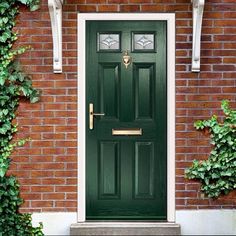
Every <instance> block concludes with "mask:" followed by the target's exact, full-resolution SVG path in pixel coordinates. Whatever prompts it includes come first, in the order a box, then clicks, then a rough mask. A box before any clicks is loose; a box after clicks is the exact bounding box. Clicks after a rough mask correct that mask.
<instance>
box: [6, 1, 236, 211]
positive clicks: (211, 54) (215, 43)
mask: <svg viewBox="0 0 236 236" xmlns="http://www.w3.org/2000/svg"><path fill="white" fill-rule="evenodd" d="M78 12H135V13H140V12H145V13H175V14H176V78H175V79H176V209H203V208H205V209H221V208H234V207H235V206H236V192H235V191H233V192H231V193H230V194H229V195H227V196H224V197H220V198H219V199H218V200H212V199H208V198H206V197H204V196H203V195H202V194H201V192H200V191H199V183H198V182H196V181H189V180H186V179H185V178H184V169H185V168H186V167H189V166H190V165H191V162H192V160H193V159H198V160H199V159H204V158H207V156H208V154H209V151H210V150H211V147H210V144H209V134H204V133H201V132H199V131H196V130H195V129H194V127H193V122H194V121H196V120H197V119H207V118H209V117H210V116H211V115H212V114H217V115H219V116H222V112H221V110H220V102H221V100H222V99H228V100H230V101H232V102H231V105H232V106H233V107H236V103H235V100H236V99H235V98H236V79H235V78H236V66H235V64H236V2H235V0H207V1H206V5H205V11H204V18H203V29H202V43H201V46H202V50H201V73H192V72H191V53H192V50H191V48H192V3H191V1H190V0H65V1H64V4H63V73H62V74H53V67H52V61H53V59H52V55H53V51H52V47H53V45H52V34H51V23H50V17H49V12H48V6H47V0H42V3H41V8H40V10H39V11H36V12H28V11H27V9H26V8H24V7H22V8H21V14H20V15H19V17H18V23H17V28H16V31H18V33H19V40H18V41H19V42H18V44H19V45H31V46H32V48H33V49H32V50H30V51H29V52H27V53H26V54H24V55H22V56H21V57H20V60H21V62H22V64H23V66H24V68H25V70H26V71H27V72H28V73H29V74H30V75H31V76H32V80H33V84H34V86H35V87H36V88H38V89H40V90H41V92H42V95H41V101H40V102H39V103H37V104H28V103H26V102H22V103H21V105H20V107H19V110H18V117H19V118H18V123H19V134H18V135H17V136H18V137H31V139H32V141H30V142H29V143H28V144H27V145H26V146H24V147H23V148H18V149H17V151H16V152H15V153H14V156H13V162H12V168H11V171H10V173H12V174H15V175H16V176H18V179H19V181H20V183H21V196H22V197H23V198H24V199H25V203H24V205H23V207H22V208H21V211H22V212H48V211H50V212H52V211H53V212H56V211H63V212H76V211H77V126H76V125H77V119H78V122H79V119H80V118H79V117H78V118H77V13H78ZM173 79H174V78H173Z"/></svg>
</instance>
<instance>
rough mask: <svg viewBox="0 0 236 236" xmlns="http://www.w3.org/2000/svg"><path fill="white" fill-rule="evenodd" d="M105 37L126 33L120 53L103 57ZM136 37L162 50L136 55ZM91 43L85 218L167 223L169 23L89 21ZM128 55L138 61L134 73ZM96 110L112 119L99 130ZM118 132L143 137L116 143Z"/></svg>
mask: <svg viewBox="0 0 236 236" xmlns="http://www.w3.org/2000/svg"><path fill="white" fill-rule="evenodd" d="M99 32H106V33H109V32H111V33H116V32H117V33H119V34H120V37H121V41H120V47H121V48H120V50H116V51H114V50H111V51H105V50H104V49H103V50H102V51H99V50H98V47H97V36H98V35H99ZM135 32H153V33H154V34H155V50H154V51H153V52H150V51H148V50H146V51H140V50H138V51H132V44H133V42H132V34H133V33H135ZM86 39H87V46H86V96H87V101H86V103H87V104H86V107H87V115H86V120H87V124H86V218H87V219H88V220H116V219H118V220H119V219H120V220H166V219H167V154H166V153H167V135H166V132H167V119H166V112H167V102H166V100H167V87H166V86H167V83H166V22H164V21H145V22H143V21H129V22H125V24H124V23H123V22H117V21H109V22H108V21H99V22H96V21H90V22H88V23H87V25H86ZM124 50H129V55H130V56H131V57H132V63H131V64H130V65H129V67H128V68H127V69H126V68H125V66H124V65H123V63H122V56H123V51H124ZM89 103H93V104H94V112H97V113H100V112H101V113H103V112H104V113H105V116H103V117H95V118H94V129H93V130H89V124H88V120H89V116H88V114H89V110H88V107H89ZM119 128H141V129H142V131H143V135H141V136H113V135H112V129H119Z"/></svg>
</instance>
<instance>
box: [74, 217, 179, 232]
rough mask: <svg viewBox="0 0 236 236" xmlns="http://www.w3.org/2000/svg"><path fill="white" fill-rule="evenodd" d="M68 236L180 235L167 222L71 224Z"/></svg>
mask: <svg viewBox="0 0 236 236" xmlns="http://www.w3.org/2000/svg"><path fill="white" fill-rule="evenodd" d="M70 235H84V236H86V235H101V236H102V235H120V236H122V235H143V236H144V235H153V236H154V235H180V225H179V224H176V223H169V222H165V223H164V222H117V221H116V222H83V223H76V224H72V225H71V227H70Z"/></svg>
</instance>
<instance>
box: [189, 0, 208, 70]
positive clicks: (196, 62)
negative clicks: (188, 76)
mask: <svg viewBox="0 0 236 236" xmlns="http://www.w3.org/2000/svg"><path fill="white" fill-rule="evenodd" d="M192 3H193V45H192V72H200V52H201V31H202V17H203V11H204V5H205V0H192Z"/></svg>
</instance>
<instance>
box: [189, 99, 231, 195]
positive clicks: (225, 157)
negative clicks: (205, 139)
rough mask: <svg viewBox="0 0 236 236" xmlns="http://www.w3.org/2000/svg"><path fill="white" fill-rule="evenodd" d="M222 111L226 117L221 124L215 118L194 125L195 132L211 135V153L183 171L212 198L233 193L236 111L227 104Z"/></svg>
mask: <svg viewBox="0 0 236 236" xmlns="http://www.w3.org/2000/svg"><path fill="white" fill-rule="evenodd" d="M221 108H222V109H223V112H224V114H225V118H224V121H223V123H219V121H218V119H217V116H215V115H213V116H212V117H211V119H209V120H198V121H196V122H195V123H194V126H195V128H196V129H197V130H204V129H208V130H209V131H210V137H211V144H212V145H213V150H212V151H211V153H210V156H209V158H208V159H207V160H203V161H196V160H195V161H194V162H193V164H192V166H191V167H190V168H188V169H186V171H185V173H186V177H187V178H189V179H197V180H200V182H201V190H202V191H203V192H204V193H205V194H206V195H207V196H208V197H212V198H217V197H219V195H220V194H228V193H229V192H230V191H231V190H233V189H236V111H235V110H232V109H230V106H229V102H228V101H226V100H224V101H222V104H221Z"/></svg>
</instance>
